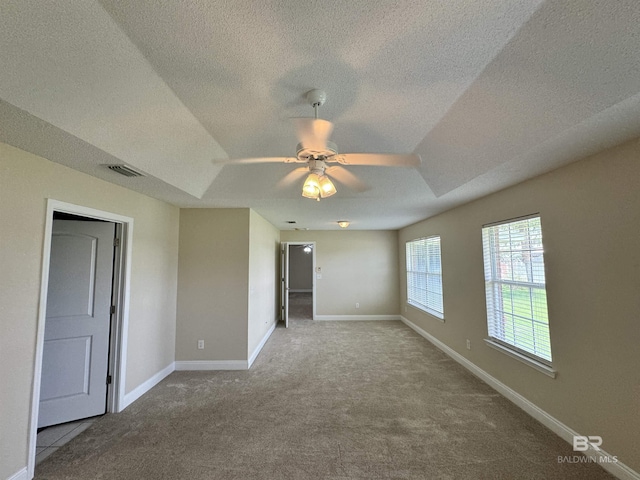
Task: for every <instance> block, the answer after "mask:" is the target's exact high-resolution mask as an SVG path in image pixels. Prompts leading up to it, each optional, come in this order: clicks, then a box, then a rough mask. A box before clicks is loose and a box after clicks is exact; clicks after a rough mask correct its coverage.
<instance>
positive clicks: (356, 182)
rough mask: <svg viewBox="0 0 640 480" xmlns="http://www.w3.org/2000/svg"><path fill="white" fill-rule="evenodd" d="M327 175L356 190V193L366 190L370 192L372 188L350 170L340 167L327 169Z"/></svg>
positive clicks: (335, 166)
mask: <svg viewBox="0 0 640 480" xmlns="http://www.w3.org/2000/svg"><path fill="white" fill-rule="evenodd" d="M325 173H327V174H329V175H331V176H332V177H333V178H335V179H336V180H338V181H339V182H340V183H342V184H344V185H346V186H347V187H349V188H350V189H352V190H355V191H356V192H364V191H365V190H369V188H370V187H369V185H367V184H366V183H364V182H363V181H362V180H360V179H359V178H358V177H356V176H355V175H354V174H353V173H351V172H350V171H349V170H347V169H346V168H344V167H340V166H339V165H334V166H333V167H329V168H327V169H326V170H325Z"/></svg>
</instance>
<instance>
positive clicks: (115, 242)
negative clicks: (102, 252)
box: [113, 238, 120, 247]
mask: <svg viewBox="0 0 640 480" xmlns="http://www.w3.org/2000/svg"><path fill="white" fill-rule="evenodd" d="M113 246H114V247H119V246H120V239H119V238H114V239H113Z"/></svg>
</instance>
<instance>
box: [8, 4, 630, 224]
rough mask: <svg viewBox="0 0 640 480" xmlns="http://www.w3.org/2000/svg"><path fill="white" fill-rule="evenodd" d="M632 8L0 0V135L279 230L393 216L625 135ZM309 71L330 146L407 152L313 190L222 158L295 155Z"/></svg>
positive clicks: (515, 177)
mask: <svg viewBox="0 0 640 480" xmlns="http://www.w3.org/2000/svg"><path fill="white" fill-rule="evenodd" d="M639 24H640V2H637V1H631V0H629V1H624V0H620V1H616V2H611V1H596V0H591V1H589V2H585V1H583V0H575V1H570V0H566V1H562V2H555V1H546V2H543V1H533V0H521V1H514V0H481V1H478V0H476V1H474V0H466V1H451V2H435V1H426V0H421V1H417V0H404V1H371V0H351V1H349V2H344V1H339V0H334V1H319V0H317V1H312V0H307V1H302V0H297V1H285V0H274V1H265V2H254V1H231V0H228V1H223V0H182V1H176V0H171V1H170V0H137V1H135V2H122V1H119V0H102V1H100V2H95V1H89V0H86V1H77V0H59V1H56V2H42V1H41V0H13V1H10V0H0V65H2V68H1V69H0V140H1V141H4V142H7V143H9V144H12V145H15V146H17V147H19V148H23V149H25V150H28V151H32V152H34V153H36V154H39V155H42V156H44V157H46V158H49V159H51V160H53V161H55V162H58V163H62V164H65V165H68V166H70V167H72V168H75V169H77V170H80V171H83V172H86V173H88V174H91V175H94V176H97V177H99V178H103V179H105V180H107V181H111V182H113V183H117V184H119V185H123V186H125V187H128V188H131V189H133V190H137V191H140V192H142V193H145V194H147V195H150V196H153V197H156V198H160V199H163V200H166V201H168V202H170V203H173V204H175V205H178V206H185V207H186V206H188V207H251V208H253V209H255V210H256V211H257V212H258V213H260V214H262V215H263V216H264V217H265V218H267V219H268V220H269V221H271V222H272V223H273V224H274V225H276V226H277V227H279V228H282V229H284V228H290V227H291V226H290V225H289V224H287V223H286V222H287V221H289V220H295V221H297V226H299V227H303V228H310V229H330V228H337V226H336V223H335V222H336V221H337V220H339V219H347V220H350V221H351V222H352V226H351V227H350V228H358V229H373V228H375V229H379V228H380V229H382V228H399V227H402V226H405V225H408V224H410V223H413V222H416V221H418V220H421V219H423V218H426V217H428V216H430V215H433V214H435V213H438V212H441V211H444V210H446V209H448V208H451V207H453V206H455V205H458V204H460V203H463V202H466V201H469V200H472V199H474V198H477V197H479V196H482V195H485V194H487V193H490V192H493V191H496V190H499V189H501V188H504V187H506V186H509V185H512V184H515V183H517V182H520V181H522V180H524V179H526V178H530V177H532V176H534V175H538V174H540V173H543V172H545V171H549V170H551V169H553V168H556V167H558V166H561V165H563V164H565V163H568V162H570V161H573V160H576V159H578V158H580V157H582V156H585V155H588V154H590V153H595V152H597V151H599V150H602V149H604V148H606V147H608V146H611V145H615V144H617V143H620V142H622V141H624V140H627V139H629V138H633V137H637V136H640V120H639V119H640V71H639V70H640V54H639V53H638V52H640V27H638V25H639ZM312 88H321V89H323V90H325V91H326V92H327V95H328V100H327V102H326V104H325V105H324V106H323V107H321V109H320V112H319V113H320V116H321V117H322V118H326V119H328V120H330V121H332V122H333V123H334V133H333V135H332V140H333V141H334V142H336V143H337V144H338V146H339V149H340V151H341V152H364V153H374V152H375V153H412V152H413V153H417V154H419V155H420V156H421V158H422V160H423V162H422V165H421V166H420V167H418V168H385V167H363V166H352V167H349V169H350V170H351V172H352V173H354V174H356V175H357V176H358V177H359V178H360V179H362V180H363V181H365V182H366V183H367V184H368V185H369V186H370V187H371V188H370V189H369V190H367V191H364V192H361V193H358V192H355V191H352V190H350V189H349V188H348V187H345V186H343V185H341V184H340V183H338V182H337V188H338V193H337V194H336V195H335V196H333V197H331V198H329V199H326V200H323V201H321V202H314V201H312V200H308V199H304V198H302V197H301V196H300V187H301V185H298V184H294V185H292V186H290V187H287V188H280V189H278V188H276V187H275V185H276V184H277V183H278V181H279V180H280V179H281V178H282V177H283V176H285V175H286V174H287V173H288V172H290V171H291V170H292V169H294V168H296V167H298V165H288V164H257V165H228V164H227V165H224V164H223V163H222V162H224V161H227V160H228V159H239V158H247V157H263V156H277V157H281V156H293V155H294V154H295V145H296V143H297V140H296V137H295V134H294V128H293V125H292V122H291V118H292V117H299V116H311V115H312V114H313V111H312V109H311V107H309V105H308V104H307V103H306V101H305V99H304V95H305V93H306V92H307V91H308V90H310V89H312ZM116 162H124V163H127V164H129V165H131V166H133V167H136V168H138V169H139V170H142V171H143V172H145V173H146V174H147V177H145V178H137V179H127V178H125V177H121V176H118V175H117V174H114V173H112V172H110V171H109V170H107V169H105V168H104V167H102V166H101V164H104V163H116ZM299 183H300V184H301V183H302V180H300V182H299Z"/></svg>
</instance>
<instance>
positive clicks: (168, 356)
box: [0, 144, 179, 478]
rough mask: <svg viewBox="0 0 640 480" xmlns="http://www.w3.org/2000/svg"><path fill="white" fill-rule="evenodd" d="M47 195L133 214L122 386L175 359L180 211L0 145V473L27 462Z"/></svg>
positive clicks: (129, 387) (133, 383) (132, 385)
mask: <svg viewBox="0 0 640 480" xmlns="http://www.w3.org/2000/svg"><path fill="white" fill-rule="evenodd" d="M47 198H53V199H56V200H60V201H64V202H68V203H73V204H77V205H83V206H87V207H91V208H95V209H99V210H104V211H109V212H112V213H116V214H120V215H125V216H129V217H133V218H134V237H133V245H132V249H133V250H132V252H133V259H132V265H131V304H130V317H129V332H128V333H129V335H128V339H129V343H128V351H127V355H128V361H127V371H126V391H127V392H129V391H131V390H132V389H133V388H135V387H136V386H138V385H139V384H140V383H142V382H143V381H145V380H147V379H148V378H150V377H151V376H153V375H154V374H155V373H157V372H158V371H159V370H161V369H162V368H164V367H166V366H168V365H169V364H171V363H172V362H173V359H174V345H175V312H176V273H177V256H178V221H179V210H178V209H177V208H175V207H172V206H169V205H167V204H165V203H163V202H160V201H157V200H154V199H151V198H149V197H145V196H143V195H140V194H138V193H135V192H132V191H130V190H127V189H124V188H121V187H118V186H115V185H112V184H110V183H107V182H104V181H102V180H98V179H96V178H94V177H90V176H88V175H85V174H83V173H79V172H77V171H74V170H71V169H69V168H67V167H63V166H61V165H58V164H55V163H52V162H49V161H48V160H45V159H43V158H41V157H37V156H35V155H32V154H29V153H27V152H24V151H22V150H19V149H16V148H13V147H10V146H8V145H5V144H0V225H1V227H0V270H1V271H2V278H0V319H1V320H0V321H1V323H0V383H1V384H2V389H0V405H1V406H2V407H1V408H0V432H2V433H1V434H0V478H7V477H9V476H10V475H12V474H13V473H15V472H16V471H18V470H19V469H21V468H23V467H25V466H26V465H27V441H28V435H29V416H30V405H31V390H32V385H33V372H34V361H35V348H36V331H37V317H38V300H39V295H40V282H41V278H40V272H41V267H42V247H43V241H44V238H43V237H44V226H45V216H46V203H47V200H46V199H47Z"/></svg>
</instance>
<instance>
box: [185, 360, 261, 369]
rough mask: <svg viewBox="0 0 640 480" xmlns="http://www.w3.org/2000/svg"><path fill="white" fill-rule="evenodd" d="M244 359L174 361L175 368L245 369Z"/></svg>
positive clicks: (247, 365) (246, 363)
mask: <svg viewBox="0 0 640 480" xmlns="http://www.w3.org/2000/svg"><path fill="white" fill-rule="evenodd" d="M248 368H249V364H248V362H247V361H246V360H181V361H177V362H176V370H179V371H184V370H247V369H248Z"/></svg>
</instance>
